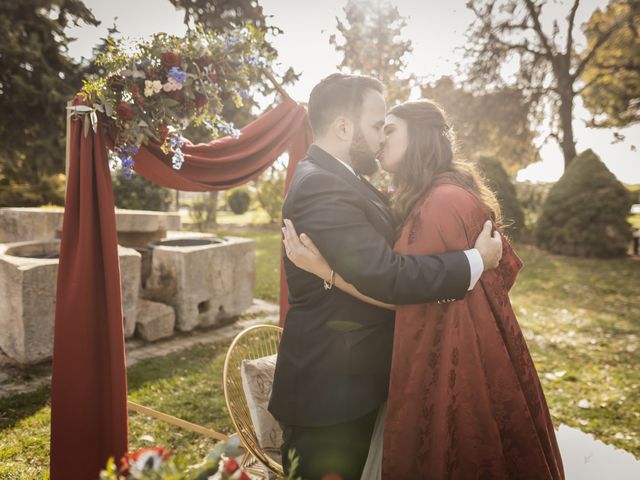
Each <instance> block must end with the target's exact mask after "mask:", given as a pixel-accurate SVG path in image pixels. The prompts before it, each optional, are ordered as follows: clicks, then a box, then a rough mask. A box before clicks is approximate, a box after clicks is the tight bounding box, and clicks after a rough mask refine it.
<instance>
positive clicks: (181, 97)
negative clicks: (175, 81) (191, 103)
mask: <svg viewBox="0 0 640 480" xmlns="http://www.w3.org/2000/svg"><path fill="white" fill-rule="evenodd" d="M167 96H168V97H170V98H173V99H174V100H177V101H178V102H182V101H183V100H184V93H182V92H181V91H180V90H173V91H171V92H167Z"/></svg>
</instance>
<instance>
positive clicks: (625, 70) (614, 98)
mask: <svg viewBox="0 0 640 480" xmlns="http://www.w3.org/2000/svg"><path fill="white" fill-rule="evenodd" d="M631 9H632V6H631V5H630V2H626V1H619V0H614V1H612V2H610V3H609V5H607V8H606V9H605V11H602V10H600V9H597V10H596V11H595V12H593V15H591V18H590V19H589V21H588V22H587V24H586V27H585V35H586V37H587V42H588V44H589V45H590V46H594V45H595V43H596V42H597V41H598V38H599V36H600V34H601V32H602V31H606V30H608V29H609V28H611V26H612V25H614V24H616V23H617V22H619V21H620V19H622V18H627V19H628V20H627V21H626V22H624V23H623V24H622V26H621V27H620V28H619V29H617V30H616V31H615V32H613V33H612V34H611V37H610V38H609V41H608V42H606V43H605V44H604V45H602V47H600V48H599V49H598V50H596V53H595V55H594V56H593V59H592V61H591V62H589V63H588V64H587V66H586V67H585V70H584V74H583V76H582V79H583V80H584V82H585V86H584V87H583V92H582V99H583V100H584V104H585V106H586V107H587V108H588V109H589V111H590V112H591V113H592V115H593V119H592V120H591V122H590V125H591V126H594V127H607V128H608V127H626V126H628V125H631V124H633V123H636V122H638V121H640V74H639V72H640V12H639V11H636V13H635V15H633V16H630V15H629V13H630V11H631Z"/></svg>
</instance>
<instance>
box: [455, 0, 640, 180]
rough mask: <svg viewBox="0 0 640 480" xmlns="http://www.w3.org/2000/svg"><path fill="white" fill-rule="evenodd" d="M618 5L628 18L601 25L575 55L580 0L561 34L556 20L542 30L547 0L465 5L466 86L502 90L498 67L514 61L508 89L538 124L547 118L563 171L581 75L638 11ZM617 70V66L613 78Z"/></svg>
mask: <svg viewBox="0 0 640 480" xmlns="http://www.w3.org/2000/svg"><path fill="white" fill-rule="evenodd" d="M614 1H616V2H617V1H618V0H614ZM620 3H625V4H626V5H628V11H627V13H624V14H621V15H620V16H619V17H618V18H616V19H615V20H614V21H612V22H610V23H608V24H606V25H605V24H604V23H601V24H599V27H601V28H599V29H597V30H593V34H592V37H591V39H590V42H589V45H588V46H587V48H586V49H585V50H584V51H577V50H576V48H575V45H574V35H575V29H576V25H575V18H576V12H577V10H578V7H579V6H580V0H573V3H572V6H571V8H570V10H569V12H568V14H567V17H566V19H565V25H564V26H563V28H562V30H563V31H564V33H563V34H561V27H560V22H559V21H558V20H557V19H556V20H554V22H553V27H552V29H551V31H550V32H549V31H545V29H544V27H543V25H542V11H543V8H544V7H545V5H546V4H547V0H469V1H468V3H467V6H468V7H469V8H470V9H471V10H472V11H473V12H474V13H475V15H476V19H475V21H474V22H473V24H472V25H471V26H470V27H469V31H468V36H469V39H468V42H467V47H466V56H467V57H468V58H469V59H470V60H471V62H472V63H471V65H470V68H469V79H470V81H471V82H472V83H474V84H475V86H476V87H478V88H480V89H482V88H484V87H486V86H487V85H491V84H493V85H495V84H498V85H499V84H504V83H505V80H504V79H503V78H502V75H501V67H502V66H504V65H505V64H506V63H508V62H509V61H511V60H514V59H515V60H516V61H517V62H518V65H519V66H518V71H517V72H516V75H515V80H514V81H513V83H512V85H513V86H514V87H515V88H517V89H519V90H521V91H522V92H523V93H524V95H525V97H526V99H527V101H529V102H530V103H531V105H532V107H533V108H534V111H535V112H536V114H537V115H536V118H537V119H538V120H541V119H542V115H543V114H544V113H545V112H547V113H548V111H550V112H551V114H552V119H551V122H550V125H549V126H550V127H551V129H552V132H551V134H550V135H551V136H552V137H554V138H555V139H556V140H557V141H558V143H559V144H560V146H561V148H562V153H563V156H564V164H565V168H566V167H568V166H569V164H570V163H571V161H572V160H573V159H574V158H575V157H576V146H575V139H574V133H573V124H572V121H573V107H574V101H575V97H576V95H580V94H581V93H582V89H583V88H584V86H585V85H584V82H583V81H582V77H583V75H584V73H585V69H586V68H587V67H589V66H592V65H593V64H594V62H595V60H594V59H595V58H596V56H597V55H598V54H599V53H600V51H601V50H602V49H603V48H605V47H606V46H607V45H610V42H611V40H612V38H615V34H616V33H617V32H619V31H620V30H621V29H622V28H624V27H625V25H628V23H629V21H631V20H632V19H633V18H634V15H637V12H638V11H640V2H639V1H638V0H624V2H623V1H622V0H620ZM612 67H613V66H612ZM619 68H621V67H620V66H616V67H615V68H612V70H611V72H612V73H613V72H617V71H619ZM636 74H637V72H636Z"/></svg>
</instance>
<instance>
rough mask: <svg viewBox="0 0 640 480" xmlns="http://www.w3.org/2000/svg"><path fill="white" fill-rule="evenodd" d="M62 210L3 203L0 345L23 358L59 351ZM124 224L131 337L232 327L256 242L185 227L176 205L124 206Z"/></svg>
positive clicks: (248, 289)
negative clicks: (169, 208) (165, 208)
mask: <svg viewBox="0 0 640 480" xmlns="http://www.w3.org/2000/svg"><path fill="white" fill-rule="evenodd" d="M63 214H64V210H63V209H62V208H0V292H1V293H0V350H2V351H3V352H4V354H6V355H7V356H9V357H10V358H11V359H13V360H14V361H16V362H18V363H22V364H30V363H37V362H40V361H43V360H47V359H49V358H50V357H51V355H52V351H53V330H54V321H55V292H56V282H57V278H56V277H57V271H58V255H59V251H60V240H59V238H60V230H61V228H62V220H63ZM116 226H117V232H118V243H119V244H120V246H119V247H118V255H119V260H120V272H121V283H122V303H123V313H124V334H125V337H126V338H130V337H132V336H134V335H135V336H137V337H140V338H141V339H143V340H145V341H149V342H152V341H156V340H158V339H161V338H165V337H169V336H171V335H173V334H174V333H175V330H176V328H177V329H178V330H180V331H191V330H193V329H194V328H196V327H208V326H215V325H220V324H224V323H226V322H227V321H228V320H230V319H231V318H233V317H235V316H238V315H240V314H242V313H243V312H244V311H245V310H246V309H247V308H249V307H250V306H251V304H252V301H253V293H254V290H255V242H254V241H253V240H247V239H243V238H235V237H226V238H218V237H216V236H215V235H212V234H208V233H200V232H185V231H182V230H179V229H180V226H181V223H180V215H179V214H178V213H177V212H151V211H140V210H120V209H116ZM25 240H28V241H25ZM87 260H90V259H87Z"/></svg>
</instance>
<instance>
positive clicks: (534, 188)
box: [515, 182, 552, 240]
mask: <svg viewBox="0 0 640 480" xmlns="http://www.w3.org/2000/svg"><path fill="white" fill-rule="evenodd" d="M551 185H552V184H551V183H538V182H516V183H515V187H516V194H517V196H518V201H519V202H520V205H521V206H522V211H523V212H524V225H525V231H526V235H527V236H531V237H533V234H532V232H533V231H534V230H535V226H536V222H537V221H538V218H539V217H540V214H541V213H542V205H544V201H545V200H546V198H547V195H548V194H549V189H550V188H551ZM521 237H522V235H521ZM521 240H522V238H521Z"/></svg>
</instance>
